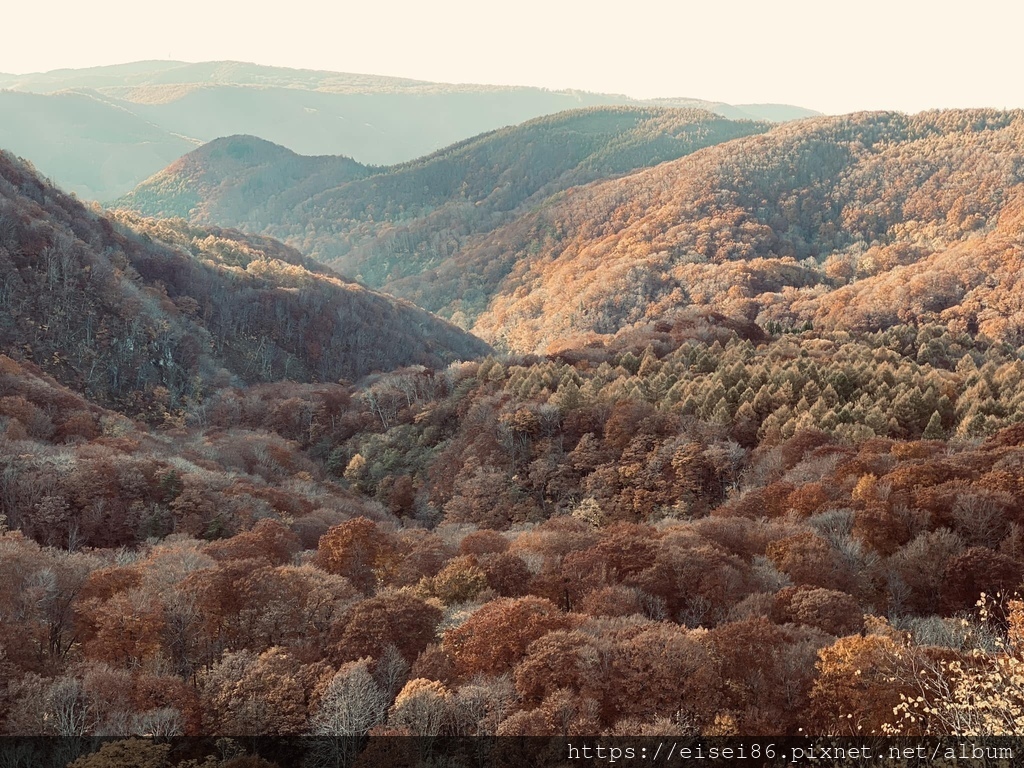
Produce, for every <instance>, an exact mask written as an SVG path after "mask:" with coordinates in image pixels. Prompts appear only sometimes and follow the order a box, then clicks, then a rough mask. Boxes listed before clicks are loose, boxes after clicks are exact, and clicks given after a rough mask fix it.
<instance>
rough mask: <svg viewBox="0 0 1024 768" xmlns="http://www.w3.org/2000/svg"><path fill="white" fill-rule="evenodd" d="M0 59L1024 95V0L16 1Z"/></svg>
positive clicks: (998, 102)
mask: <svg viewBox="0 0 1024 768" xmlns="http://www.w3.org/2000/svg"><path fill="white" fill-rule="evenodd" d="M4 27H5V28H6V29H7V30H8V33H7V34H5V36H4V44H3V45H2V46H0V72H13V73H25V72H36V71H43V70H48V69H56V68H61V67H85V66H93V65H98V64H118V63H124V62H128V61H135V60H139V59H165V58H173V59H180V60H184V61H206V60H215V59H233V60H239V61H252V62H256V63H259V64H273V65H278V66H288V67H303V68H313V69H329V70H336V71H342V72H362V73H372V74H380V75H398V76H404V77H413V78H418V79H423V80H436V81H443V82H475V83H494V84H514V85H537V86H543V87H547V88H556V89H561V88H578V89H583V90H590V91H604V92H612V93H625V94H628V95H631V96H637V97H653V96H690V97H696V98H705V99H712V100H720V101H726V102H731V103H744V102H787V103H791V104H799V105H802V106H806V107H810V108H813V109H818V110H821V111H823V112H830V113H836V112H849V111H854V110H858V109H883V108H885V109H889V108H891V109H902V110H906V111H917V110H920V109H926V108H931V107H954V106H992V107H1024V79H1022V78H1021V74H1020V73H1021V70H1022V69H1024V67H1022V60H1024V55H1022V53H1021V44H1020V34H1021V29H1022V28H1024V3H1021V2H1019V1H1016V0H973V2H969V3H956V4H955V5H954V4H953V3H948V2H942V1H941V0H939V1H938V2H936V1H935V0H929V1H928V2H922V1H919V0H859V1H858V2H856V3H852V2H841V0H776V1H775V2H772V0H761V1H759V2H754V1H751V0H701V2H687V1H686V0H677V1H676V2H668V1H664V2H659V1H652V0H629V1H626V2H616V3H608V2H603V1H595V0H590V1H589V2H579V1H577V0H518V2H514V3H512V2H500V3H499V2H495V1H494V0H434V1H430V0H362V1H361V2H358V3H353V2H348V1H347V0H334V1H333V2H317V1H315V0H288V2H274V3H266V2H264V1H263V0H251V1H250V2H245V3H242V2H234V1H232V2H218V0H176V1H175V2H172V3H154V4H152V5H149V4H147V3H139V2H137V0H94V2H91V3H83V2H81V1H80V0H76V1H75V2H68V1H67V0H51V1H50V2H12V3H8V4H6V7H5V9H4Z"/></svg>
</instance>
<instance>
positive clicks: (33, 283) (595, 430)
mask: <svg viewBox="0 0 1024 768" xmlns="http://www.w3.org/2000/svg"><path fill="white" fill-rule="evenodd" d="M616 114H618V113H616ZM577 118H578V116H568V117H566V118H565V119H568V120H574V119H577ZM560 119H562V118H560ZM1022 129H1024V115H1022V114H1020V113H1007V112H993V111H958V112H942V113H926V114H923V115H918V116H915V117H906V116H902V115H894V114H861V115H854V116H849V117H845V118H830V119H822V120H813V121H809V122H806V123H802V124H797V125H791V126H783V127H781V128H778V129H775V130H773V131H771V132H768V133H765V134H763V135H757V136H748V137H741V138H738V139H736V140H734V141H730V142H728V143H725V144H722V145H719V146H712V147H708V148H705V149H702V150H700V151H698V152H696V153H694V154H693V155H692V156H690V157H685V158H682V159H681V160H677V161H673V162H669V163H664V164H662V165H660V166H658V167H656V168H653V169H649V170H644V171H640V172H638V173H634V174H630V175H628V176H625V177H623V178H621V179H617V180H612V181H604V182H597V183H593V184H587V185H582V186H571V187H569V188H567V189H565V190H563V191H561V192H556V193H554V194H553V195H552V196H549V197H544V195H547V194H549V193H548V192H546V191H545V192H541V191H540V190H541V189H542V187H537V190H538V193H537V194H538V197H536V198H530V197H529V194H526V196H525V197H524V196H522V194H525V193H516V194H519V195H520V197H519V198H518V199H519V200H520V201H524V200H529V201H530V202H529V203H528V205H530V206H532V205H533V204H534V202H537V206H536V209H535V210H530V211H526V212H523V211H519V212H518V213H517V214H516V216H515V220H514V221H510V222H506V224H505V225H503V226H500V227H498V228H497V229H494V230H493V231H491V232H487V233H480V234H479V237H478V239H474V238H468V239H467V240H466V242H465V244H464V245H462V246H460V251H459V252H458V254H456V256H455V257H453V258H450V259H448V260H447V261H445V262H444V263H443V264H440V265H438V266H437V267H436V268H433V269H430V270H428V271H427V272H425V273H423V275H421V276H420V280H419V282H418V283H417V284H418V285H419V286H421V289H422V290H426V286H433V287H434V288H436V289H437V291H438V293H437V294H436V295H435V297H434V299H432V300H433V301H439V302H442V303H446V306H447V307H448V310H449V311H451V312H453V313H454V312H463V314H464V319H466V320H470V319H472V318H473V317H474V316H477V313H479V315H478V317H477V326H476V327H477V328H479V329H482V330H483V331H486V332H487V333H488V334H489V337H490V338H491V339H493V340H494V341H495V342H497V345H498V346H499V349H488V348H487V347H486V346H485V345H482V344H481V343H480V342H479V341H478V340H476V339H474V338H473V337H470V336H468V335H466V334H463V333H461V332H459V331H458V330H457V329H456V328H454V327H453V326H450V325H445V324H443V323H441V322H439V321H437V320H436V319H434V318H432V316H429V315H427V314H426V313H425V312H423V311H422V310H418V309H415V308H413V307H411V306H410V305H407V304H404V303H402V302H400V301H396V300H392V299H389V298H387V297H385V296H383V295H382V294H377V293H374V292H372V291H370V290H368V289H366V288H363V287H361V286H359V285H355V284H351V283H347V282H345V281H344V280H342V279H341V278H339V277H337V276H334V275H333V274H332V273H330V272H329V271H328V270H326V269H325V268H320V267H317V266H316V265H315V264H313V263H312V262H311V261H309V260H308V259H306V258H305V257H303V256H301V255H299V254H298V253H297V252H295V251H292V250H291V249H290V248H288V247H286V246H284V245H281V244H280V243H277V242H275V241H272V240H268V239H265V238H258V237H253V236H247V235H242V234H239V233H238V232H234V231H230V230H220V229H211V228H205V227H202V226H200V225H198V224H191V223H185V222H183V221H181V220H174V221H160V220H153V219H141V218H138V217H137V215H135V214H129V213H125V212H120V213H117V214H115V215H113V216H111V217H107V216H102V215H100V214H98V213H94V212H91V211H88V210H86V209H84V208H83V207H82V206H81V205H79V204H78V203H77V202H75V201H74V200H72V199H70V198H68V197H66V196H64V195H62V194H61V193H60V192H58V191H57V190H55V189H53V188H52V187H50V186H48V185H46V184H45V183H43V182H42V181H41V180H40V179H39V178H38V177H36V176H35V175H33V174H32V173H31V172H30V170H29V169H28V168H27V167H26V166H24V165H22V164H19V163H17V162H16V161H14V160H12V159H11V158H10V157H9V156H3V166H2V169H3V170H2V173H0V177H2V182H0V184H2V186H0V205H2V207H0V278H2V281H0V306H3V307H4V308H5V310H6V312H5V314H4V315H3V318H4V320H3V322H4V323H5V325H3V326H0V332H2V334H3V336H2V337H0V340H2V343H3V345H4V346H3V351H4V353H3V355H2V356H0V583H3V584H5V585H7V588H6V589H5V590H0V732H2V733H4V734H13V735H18V734H20V735H38V734H47V735H76V736H83V735H84V736H90V737H91V736H104V737H110V738H114V739H126V738H128V737H131V736H146V737H159V738H163V737H170V736H175V735H202V736H230V737H233V738H235V739H236V741H235V742H234V743H233V745H232V744H229V743H228V742H226V741H225V742H217V746H216V748H217V749H218V750H220V756H219V757H218V758H211V760H210V761H209V762H208V763H207V764H208V765H220V766H223V767H224V768H240V766H243V765H250V764H251V765H255V766H262V767H263V768H268V766H267V764H266V763H265V762H261V761H258V760H257V758H255V757H252V756H249V757H245V756H242V755H240V754H230V755H229V754H228V753H229V750H228V747H231V748H232V749H236V748H237V749H238V750H240V751H245V750H250V751H251V750H258V748H259V745H258V743H257V740H255V739H253V738H249V737H253V736H256V735H283V736H290V735H302V734H312V735H318V736H327V737H334V738H336V737H356V739H357V741H355V742H346V743H348V744H355V745H356V746H357V747H361V746H363V744H362V742H359V741H358V739H359V738H361V737H363V736H365V735H416V736H425V737H429V738H434V737H437V736H442V735H458V736H479V735H487V736H493V735H506V736H525V735H561V736H570V737H573V738H575V737H578V736H580V735H621V736H631V737H636V736H640V735H663V736H673V737H679V738H680V739H683V738H685V737H697V736H701V737H706V736H729V735H739V736H744V737H754V736H769V735H771V736H779V735H788V736H793V737H801V738H803V737H805V736H808V735H812V736H857V737H858V738H866V737H868V736H872V737H874V736H884V735H902V736H907V735H910V736H920V735H943V734H957V735H963V734H985V735H1017V734H1019V733H1020V732H1021V729H1022V728H1024V720H1022V717H1021V712H1022V711H1024V710H1022V707H1024V684H1022V681H1024V640H1022V638H1024V600H1022V595H1024V501H1022V500H1024V359H1022V340H1021V338H1020V336H1019V334H1020V330H1019V322H1020V315H1019V312H1020V306H1021V301H1020V293H1019V290H1018V288H1017V285H1016V281H1017V280H1018V275H1019V274H1021V269H1020V267H1021V266H1022V265H1020V257H1021V250H1022V248H1024V240H1022V238H1021V232H1022V224H1024V222H1022V216H1024V209H1022V205H1024V200H1022V199H1021V188H1022V184H1024V162H1022V160H1024V158H1022V157H1021V154H1022V153H1024V141H1022V138H1024V137H1022V136H1021V132H1022ZM680 135H682V134H680ZM487 140H488V139H487V138H486V137H485V138H484V139H481V140H480V141H481V142H482V143H483V145H486V142H487ZM471 146H472V143H470V144H469V145H467V147H471ZM513 146H516V147H517V148H516V150H515V156H520V155H521V156H524V157H526V158H530V157H532V156H531V155H530V154H529V152H528V151H527V149H529V148H530V147H533V148H534V149H536V145H533V144H530V143H526V144H521V145H513ZM602 146H605V145H602ZM233 148H234V149H236V150H237V149H240V150H241V165H242V166H244V167H248V165H247V163H248V161H249V159H250V158H251V157H253V156H254V157H256V158H257V159H258V162H254V163H253V164H252V169H253V170H252V176H251V177H250V178H251V179H256V180H259V179H262V178H264V176H263V174H265V173H267V172H268V171H267V170H266V169H271V168H273V167H275V163H277V162H281V163H283V164H284V165H286V166H287V164H288V163H293V162H296V161H295V158H294V157H293V156H291V155H288V154H287V153H285V152H283V151H280V150H279V149H276V148H274V147H272V146H268V145H266V144H264V143H262V142H258V141H254V140H252V139H248V138H241V139H232V140H230V141H226V142H223V143H220V144H216V145H213V146H212V147H209V148H207V150H208V152H209V157H210V158H211V159H210V165H211V166H216V167H223V168H227V169H228V170H230V171H231V172H232V173H234V172H235V171H236V166H235V165H234V163H235V162H236V160H238V159H239V158H238V156H237V155H232V150H233ZM464 149H466V147H462V148H455V149H453V150H452V153H453V157H465V155H459V152H462V151H463V150H464ZM222 151H223V153H224V154H221V155H216V154H215V153H216V152H222ZM538 151H539V150H538ZM247 152H252V153H254V154H253V155H252V156H250V155H248V154H246V153H247ZM512 156H513V155H512V154H507V155H502V157H504V158H505V159H508V158H510V157H512ZM609 156H616V155H615V154H614V153H612V154H611V155H609ZM622 156H623V157H625V156H626V155H622ZM542 157H544V155H543V154H542V153H540V154H538V155H536V158H537V162H538V167H539V165H540V164H541V160H540V158H542ZM444 160H445V155H444V154H442V155H439V156H437V157H436V158H434V159H432V160H429V161H425V164H424V167H429V163H441V162H443V161H444ZM214 161H215V162H214ZM544 162H545V163H547V162H553V160H546V161H544ZM218 164H219V165H218ZM454 166H455V164H453V166H451V167H454ZM185 167H186V166H183V168H185ZM195 167H196V168H200V167H205V166H195ZM434 167H444V166H443V165H441V166H434ZM481 167H486V165H483V164H482V165H481ZM523 167H531V166H529V165H526V166H523ZM584 167H585V163H582V162H576V163H575V164H573V165H572V166H571V167H570V168H569V169H568V170H566V171H565V172H564V173H567V174H569V176H572V174H573V173H584V174H585V172H586V171H585V170H579V169H581V168H584ZM419 168H420V166H419V165H417V164H414V165H411V166H409V168H408V169H407V171H408V173H410V174H412V175H410V176H406V177H403V178H407V179H419V180H422V178H423V177H421V176H416V175H415V173H413V171H416V172H417V173H418V172H422V171H421V170H416V169H419ZM335 171H337V172H338V173H341V174H344V173H349V172H352V173H356V174H358V173H359V169H358V168H355V167H352V166H347V165H344V164H339V165H338V166H336V167H332V166H329V165H325V166H324V173H325V174H327V173H333V172H335ZM196 173H197V174H198V175H197V176H196V177H195V178H196V179H197V180H201V183H202V184H205V185H207V186H206V187H205V188H206V189H211V190H214V189H216V190H219V192H218V195H219V198H218V199H220V200H224V201H236V202H237V201H242V200H243V199H244V196H239V195H235V194H234V192H231V191H230V190H228V189H227V188H226V187H224V186H223V185H220V184H219V183H217V184H215V181H216V177H215V176H214V175H209V176H203V175H202V173H201V172H199V171H196ZM384 178H387V176H386V174H378V175H375V176H368V177H366V178H362V179H359V178H356V179H354V180H351V181H347V182H344V183H343V185H342V186H341V187H339V189H344V188H345V187H348V186H353V185H354V186H356V187H359V188H362V186H363V185H368V184H373V183H381V184H383V181H381V180H382V179H384ZM454 178H455V179H456V180H457V182H458V183H457V184H456V182H455V181H451V182H450V183H451V184H454V185H455V186H452V187H448V188H444V187H442V188H441V189H442V190H444V189H447V190H448V192H449V193H452V194H458V192H457V190H458V189H461V188H462V187H461V185H462V184H465V185H466V189H468V190H474V189H478V190H482V191H484V192H486V191H487V184H490V183H491V180H492V179H493V174H492V172H488V173H484V172H482V171H481V172H480V174H479V175H474V174H472V173H465V174H464V175H462V176H458V177H454ZM562 178H567V177H565V176H564V174H562V175H558V176H555V177H552V181H550V184H552V185H554V184H556V183H560V182H558V179H562ZM374 179H377V180H378V182H374ZM259 183H269V182H259ZM546 183H548V182H546ZM474 185H478V186H474ZM180 189H181V190H185V189H187V187H186V186H183V187H181V188H180ZM403 189H404V188H403ZM510 189H514V187H510ZM452 190H455V191H454V192H453V191H452ZM491 192H493V193H494V195H495V196H494V197H491V196H490V194H491V193H490V192H489V193H488V197H485V198H484V199H485V200H490V201H493V208H491V209H489V210H491V211H493V212H500V211H503V210H511V209H505V208H502V207H501V205H504V203H502V204H501V205H499V203H498V202H497V201H501V200H509V199H516V196H515V195H512V193H511V192H510V193H508V194H509V195H511V197H502V196H501V194H498V192H500V188H499V190H498V192H494V188H493V187H492V188H491ZM281 194H285V193H284V192H281ZM389 194H390V193H389ZM404 194H407V195H408V197H407V198H405V199H406V200H408V201H410V205H412V202H415V201H416V200H419V201H420V203H418V204H420V205H423V206H424V207H428V206H429V205H432V204H433V203H431V202H430V201H431V200H433V198H432V197H431V196H430V195H431V194H437V195H441V192H439V191H438V190H437V189H435V188H434V187H433V186H430V187H429V188H428V191H424V190H423V188H422V186H416V185H414V184H412V183H410V185H409V186H408V188H407V189H405V191H404ZM467 194H468V193H467ZM542 197H543V200H541V198H542ZM179 199H181V198H179ZM467 199H472V198H467ZM424 201H425V202H424ZM232 204H233V203H232ZM487 205H491V203H485V204H483V205H481V206H480V207H481V208H486V206H487ZM516 205H520V203H513V204H512V207H513V208H515V206H516ZM467 207H469V206H467ZM472 207H473V208H476V207H477V206H475V204H473V205H472ZM413 214H414V215H415V216H421V217H422V216H423V211H422V210H420V211H416V210H414V211H413ZM446 215H447V214H446ZM453 215H454V214H453ZM495 215H496V214H495ZM413 220H417V219H413ZM423 221H424V222H427V221H431V219H430V216H426V217H424V218H423ZM467 221H472V219H467ZM423 226H424V230H423V231H424V232H428V231H429V228H428V225H427V224H426V223H424V224H423ZM4 265H6V266H4ZM485 267H486V269H485ZM487 269H492V270H493V272H488V271H487ZM446 275H455V276H456V277H457V278H458V279H455V278H452V279H451V280H448V279H447V278H445V276H446ZM442 278H444V280H442ZM409 280H410V282H409V285H413V282H412V277H411V276H410V277H409ZM394 284H397V281H396V283H394ZM470 286H475V288H476V290H478V293H477V294H470V293H469V287H470ZM445 291H447V293H445ZM458 302H464V303H458ZM424 303H426V302H424ZM360 334H366V335H365V336H361V335H360ZM189 339H191V341H189ZM500 345H507V346H508V347H510V348H512V349H513V350H514V349H517V348H518V349H521V350H523V351H520V352H515V351H512V352H509V351H504V350H501V349H500ZM353 365H356V366H358V365H362V366H364V370H363V371H362V373H365V372H366V371H367V370H370V369H373V370H376V371H379V372H378V373H375V374H373V375H366V376H362V377H361V378H358V379H357V378H356V377H357V376H359V375H360V372H352V373H348V372H346V371H347V369H346V368H345V366H353ZM186 374H187V375H186ZM341 377H344V380H339V378H341ZM136 393H139V394H136ZM353 713H355V714H353ZM327 743H328V744H330V743H332V742H327ZM333 743H334V744H335V745H336V744H338V743H339V742H333ZM407 743H410V744H413V745H414V748H415V749H419V748H420V747H421V746H422V742H412V741H411V742H407ZM139 744H140V742H115V743H113V744H109V745H107V746H105V747H104V748H103V749H104V750H106V753H100V754H98V755H96V756H93V757H91V758H83V762H80V763H79V764H78V768H98V767H99V766H102V765H104V764H105V762H104V761H105V760H106V759H107V758H111V759H112V756H113V755H114V754H115V753H116V752H117V751H118V750H121V751H122V752H128V753H131V754H139V755H142V754H145V755H148V756H149V757H152V762H153V764H154V765H159V766H161V768H162V767H163V766H165V765H170V764H171V761H170V758H169V757H168V754H167V753H166V751H165V752H164V753H160V754H157V752H159V750H160V749H162V748H163V747H164V746H166V745H163V744H160V743H154V742H153V741H152V740H151V741H149V742H146V744H145V746H139ZM378 744H379V742H378ZM385 744H386V745H387V746H381V747H379V748H380V749H382V750H384V752H381V753H378V752H366V753H364V754H363V755H361V756H360V757H359V758H358V760H359V761H361V762H355V763H354V764H364V765H376V764H401V763H400V761H398V759H397V758H396V753H395V752H387V750H388V749H399V748H400V743H399V745H397V746H396V745H395V743H394V742H387V741H385ZM149 750H155V751H153V752H152V754H150V752H149ZM417 755H419V753H417ZM320 757H324V755H320ZM326 758H330V759H334V760H335V763H337V762H338V761H339V760H340V759H341V758H339V756H338V754H337V753H332V754H329V755H327V756H326ZM326 758H324V759H326ZM344 758H345V760H355V756H354V755H353V754H346V755H344ZM403 759H404V758H403ZM410 759H411V760H413V761H415V759H418V758H417V757H416V756H414V757H412V758H410ZM90 761H91V762H90ZM232 761H235V762H232Z"/></svg>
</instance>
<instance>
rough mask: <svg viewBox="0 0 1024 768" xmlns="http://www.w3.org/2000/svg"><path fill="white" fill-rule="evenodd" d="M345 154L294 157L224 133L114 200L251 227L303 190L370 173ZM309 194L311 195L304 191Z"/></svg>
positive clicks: (158, 213)
mask: <svg viewBox="0 0 1024 768" xmlns="http://www.w3.org/2000/svg"><path fill="white" fill-rule="evenodd" d="M375 171H376V169H373V168H370V167H367V166H364V165H361V164H360V163H357V162H355V161H354V160H351V159H350V158H347V157H339V156H333V155H328V156H326V157H310V156H307V155H297V154H295V153H294V152H292V151H291V150H289V149H286V148H284V147H282V146H280V145H278V144H273V143H271V142H269V141H264V140H263V139H260V138H257V137H255V136H229V137H227V138H224V139H217V140H215V141H211V142H210V143H209V144H204V145H203V146H202V147H200V148H199V149H196V150H193V151H192V152H189V153H188V154H187V155H184V156H183V157H181V158H180V159H178V160H176V161H175V162H173V163H171V164H170V165H169V166H168V167H167V168H165V169H164V170H162V171H160V172H159V173H157V174H154V175H153V176H152V177H151V178H150V179H148V180H147V181H145V182H143V184H141V185H139V186H138V187H137V188H136V189H135V190H134V191H133V192H131V193H130V194H129V195H127V196H126V197H124V198H122V201H121V202H119V203H118V205H121V206H122V207H126V208H133V209H135V210H138V211H141V212H144V213H145V215H147V216H155V217H160V218H174V217H178V218H186V219H191V220H192V221H197V222H208V223H215V222H220V223H224V224H228V225H230V226H243V227H248V228H250V229H257V227H254V226H253V225H252V222H254V221H265V220H267V219H270V218H271V217H273V216H274V215H275V213H274V209H275V208H276V207H279V206H281V205H282V196H283V197H284V198H285V199H288V200H293V199H295V198H296V197H297V196H298V195H301V194H303V193H304V191H305V190H316V189H333V188H335V187H340V186H342V185H344V184H346V183H348V182H350V181H354V180H356V179H362V178H366V177H367V176H371V175H374V173H375ZM309 194H313V193H312V192H309Z"/></svg>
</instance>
